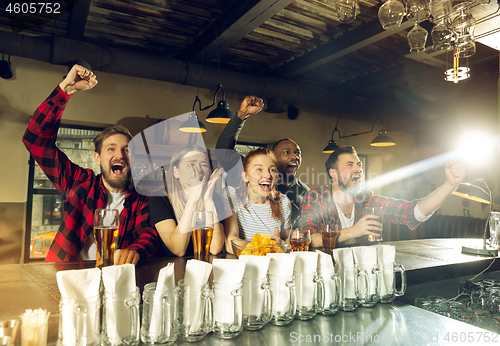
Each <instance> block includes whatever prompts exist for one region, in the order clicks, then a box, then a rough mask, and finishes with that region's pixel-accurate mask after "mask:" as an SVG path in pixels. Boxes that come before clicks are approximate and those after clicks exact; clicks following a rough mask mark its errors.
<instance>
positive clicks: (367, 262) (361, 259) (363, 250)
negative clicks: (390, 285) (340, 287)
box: [352, 246, 382, 294]
mask: <svg viewBox="0 0 500 346" xmlns="http://www.w3.org/2000/svg"><path fill="white" fill-rule="evenodd" d="M352 252H353V254H354V262H355V263H356V264H357V265H358V268H359V270H365V271H366V274H367V275H368V282H369V284H370V290H369V294H376V293H377V274H375V273H373V268H374V267H373V266H375V265H377V248H376V247H375V246H357V247H353V248H352ZM364 282H365V281H364V280H360V287H359V288H358V289H359V291H360V292H365V290H366V289H365V287H364V286H365V284H364ZM379 284H380V285H381V284H382V283H381V282H380V283H379Z"/></svg>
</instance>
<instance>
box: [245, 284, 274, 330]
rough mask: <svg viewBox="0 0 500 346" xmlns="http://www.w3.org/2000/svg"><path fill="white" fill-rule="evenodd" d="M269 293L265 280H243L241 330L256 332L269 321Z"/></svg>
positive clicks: (270, 305)
mask: <svg viewBox="0 0 500 346" xmlns="http://www.w3.org/2000/svg"><path fill="white" fill-rule="evenodd" d="M271 292H272V289H271V284H270V283H269V281H268V279H267V278H263V279H243V329H246V330H258V329H260V328H262V327H264V326H265V325H266V323H268V322H269V321H270V320H271V316H272V307H273V306H272V295H271Z"/></svg>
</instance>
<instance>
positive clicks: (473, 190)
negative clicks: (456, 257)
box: [453, 178, 498, 257]
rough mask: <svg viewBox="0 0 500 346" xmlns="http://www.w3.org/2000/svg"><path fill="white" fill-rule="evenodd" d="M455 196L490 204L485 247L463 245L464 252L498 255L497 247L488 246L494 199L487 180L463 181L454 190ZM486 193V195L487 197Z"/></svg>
mask: <svg viewBox="0 0 500 346" xmlns="http://www.w3.org/2000/svg"><path fill="white" fill-rule="evenodd" d="M477 182H482V183H483V184H484V186H485V187H486V190H485V189H483V188H482V187H480V186H478V185H477V184H475V183H477ZM478 190H479V191H481V192H482V194H481V193H480V194H478V193H477V192H479V191H478ZM453 194H454V195H455V196H459V197H462V198H466V199H469V200H471V201H476V202H480V203H484V204H488V205H489V208H488V216H487V218H486V222H485V223H484V231H483V248H482V249H477V248H473V247H468V246H462V253H463V254H467V255H480V256H495V257H496V256H498V250H497V249H487V248H486V231H487V230H488V223H489V221H490V215H491V208H492V207H493V201H492V198H491V190H490V187H489V186H488V184H487V183H486V181H485V180H484V179H482V178H480V179H474V180H473V181H472V182H470V183H462V184H460V186H459V187H458V188H457V190H455V191H454V192H453ZM484 195H486V198H487V199H485V198H484V197H485V196H484Z"/></svg>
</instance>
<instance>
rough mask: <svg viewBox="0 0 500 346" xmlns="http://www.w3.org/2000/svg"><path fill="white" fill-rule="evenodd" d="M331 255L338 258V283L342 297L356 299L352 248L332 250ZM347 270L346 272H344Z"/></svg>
mask: <svg viewBox="0 0 500 346" xmlns="http://www.w3.org/2000/svg"><path fill="white" fill-rule="evenodd" d="M333 255H334V258H335V256H337V257H338V261H339V268H340V281H341V286H342V297H344V298H356V293H355V292H356V290H355V282H354V280H355V279H356V277H355V275H354V273H355V271H354V256H353V253H352V248H350V247H348V248H342V249H333ZM346 268H347V270H346Z"/></svg>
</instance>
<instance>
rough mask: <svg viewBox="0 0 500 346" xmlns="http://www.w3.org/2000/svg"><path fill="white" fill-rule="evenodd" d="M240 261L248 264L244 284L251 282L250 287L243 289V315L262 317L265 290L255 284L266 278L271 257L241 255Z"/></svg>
mask: <svg viewBox="0 0 500 346" xmlns="http://www.w3.org/2000/svg"><path fill="white" fill-rule="evenodd" d="M239 260H240V261H243V262H245V264H246V265H245V273H244V274H243V280H244V281H243V282H245V280H251V281H250V282H249V283H248V286H245V287H244V288H243V315H248V316H260V314H261V312H262V306H263V305H264V297H265V295H264V290H262V289H260V287H258V286H257V285H256V284H255V282H256V281H257V280H264V279H265V278H266V276H267V271H268V269H269V262H271V257H267V256H253V255H240V257H239ZM250 283H252V286H250ZM250 288H253V291H250Z"/></svg>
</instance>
